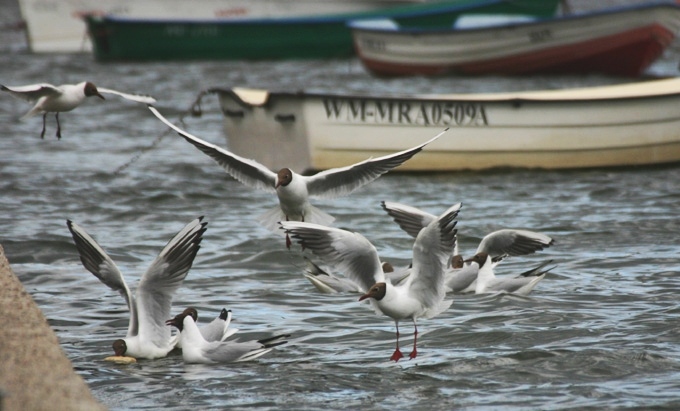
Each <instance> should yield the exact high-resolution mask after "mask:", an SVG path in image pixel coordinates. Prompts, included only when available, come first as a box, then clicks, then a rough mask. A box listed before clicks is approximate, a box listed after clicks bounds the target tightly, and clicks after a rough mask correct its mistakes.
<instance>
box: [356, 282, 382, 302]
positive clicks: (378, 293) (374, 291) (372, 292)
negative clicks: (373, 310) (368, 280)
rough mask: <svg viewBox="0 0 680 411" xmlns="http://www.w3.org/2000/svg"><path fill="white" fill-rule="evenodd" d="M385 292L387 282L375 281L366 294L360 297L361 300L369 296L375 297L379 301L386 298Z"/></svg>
mask: <svg viewBox="0 0 680 411" xmlns="http://www.w3.org/2000/svg"><path fill="white" fill-rule="evenodd" d="M385 293H387V283H375V284H373V286H371V288H370V289H369V290H368V292H367V293H366V294H364V295H362V296H361V297H359V301H363V300H365V299H367V298H375V299H376V300H377V301H380V300H382V299H383V298H385Z"/></svg>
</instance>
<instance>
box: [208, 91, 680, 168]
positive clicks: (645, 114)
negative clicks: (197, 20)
mask: <svg viewBox="0 0 680 411" xmlns="http://www.w3.org/2000/svg"><path fill="white" fill-rule="evenodd" d="M216 91H217V92H218V93H219V95H220V104H221V106H222V109H223V112H224V113H225V116H224V127H225V132H226V135H227V141H228V144H227V146H228V148H229V149H230V150H231V151H233V152H235V153H237V154H239V155H241V156H244V157H248V158H253V159H256V160H258V161H260V162H262V163H263V164H265V165H267V166H268V167H271V168H272V169H278V168H280V167H284V166H292V167H294V168H295V169H296V170H322V169H327V168H331V167H341V166H345V165H347V164H352V163H355V162H358V161H361V160H364V159H366V158H368V157H370V156H381V155H385V154H388V153H392V152H395V151H399V150H404V149H407V148H409V147H413V146H415V145H417V144H420V143H422V142H423V141H426V140H427V139H429V138H431V137H432V136H434V135H435V134H437V133H439V132H440V131H442V130H443V129H444V128H446V127H450V130H449V132H448V133H446V134H445V135H443V136H442V137H440V138H439V139H438V140H437V141H435V142H434V143H432V144H430V145H428V146H427V148H426V149H425V150H423V152H421V153H419V154H418V155H417V156H415V157H414V158H412V159H411V160H410V161H408V162H407V163H405V164H404V165H403V166H401V167H400V168H399V169H398V170H400V171H454V170H465V169H472V170H479V169H488V168H497V167H522V168H545V169H568V168H583V167H612V166H618V167H620V166H635V165H650V164H662V163H671V162H678V161H680V78H678V79H666V80H655V81H648V82H638V83H630V84H624V85H615V86H602V87H591V88H583V89H568V90H552V91H536V92H518V93H493V94H458V95H455V94H452V95H409V96H372V95H341V94H320V93H304V92H303V93H285V92H284V93H270V92H267V91H264V90H247V89H232V90H216Z"/></svg>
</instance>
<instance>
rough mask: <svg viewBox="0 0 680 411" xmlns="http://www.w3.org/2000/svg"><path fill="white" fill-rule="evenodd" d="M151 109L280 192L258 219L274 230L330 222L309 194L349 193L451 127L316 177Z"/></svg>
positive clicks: (215, 155) (258, 184)
mask: <svg viewBox="0 0 680 411" xmlns="http://www.w3.org/2000/svg"><path fill="white" fill-rule="evenodd" d="M149 110H151V112H152V113H153V114H154V115H155V116H156V117H158V119H159V120H161V121H162V122H163V123H165V125H167V126H168V127H170V128H171V129H173V130H175V131H176V132H177V133H178V134H179V135H180V136H182V137H184V139H186V140H187V141H188V142H189V143H191V144H193V145H194V146H195V147H196V148H198V149H199V150H201V151H202V152H203V153H205V154H207V155H208V156H210V157H211V158H212V159H213V160H215V161H216V162H217V163H218V164H219V165H221V166H222V167H223V168H224V170H225V171H226V172H227V173H229V174H230V175H231V176H232V177H233V178H235V179H236V180H238V181H239V182H241V183H242V184H244V185H247V186H251V187H254V188H257V189H261V190H266V191H270V192H276V195H277V196H278V199H279V206H278V207H275V208H273V209H271V210H269V211H267V212H265V213H264V214H262V216H260V217H259V219H258V220H259V221H260V223H261V224H262V225H263V226H264V227H266V228H267V229H269V230H271V231H274V232H279V231H278V222H279V221H306V222H310V223H316V224H320V225H330V224H331V223H332V222H333V220H334V218H333V217H332V216H330V215H329V214H327V213H325V212H323V211H321V210H320V209H318V208H316V207H314V206H313V205H311V204H310V202H309V197H325V198H332V197H339V196H344V195H348V194H350V193H351V192H353V191H354V190H356V189H358V188H359V187H361V186H363V185H365V184H368V183H370V182H371V181H373V180H375V179H377V178H378V177H380V176H381V175H383V174H385V173H387V172H388V171H390V170H392V169H393V168H395V167H397V166H399V165H401V164H403V163H404V162H405V161H407V160H409V159H410V158H411V157H413V156H414V155H416V154H417V153H419V152H420V151H421V150H422V149H423V148H424V147H425V146H426V145H428V144H430V143H431V142H433V141H435V140H436V139H437V138H439V136H441V135H442V134H444V133H445V132H446V131H447V130H448V128H447V129H446V130H444V131H442V132H441V133H439V134H437V135H436V136H435V137H433V138H431V139H430V140H428V141H426V142H424V143H422V144H419V145H417V146H416V147H413V148H411V149H408V150H404V151H400V152H398V153H394V154H390V155H387V156H383V157H378V158H369V159H368V160H364V161H362V162H360V163H356V164H353V165H350V166H347V167H341V168H333V169H329V170H325V171H322V172H320V173H317V174H315V175H313V176H303V175H301V174H297V173H296V172H294V171H293V170H291V169H290V168H282V169H281V170H279V171H278V172H274V171H271V170H270V169H268V168H267V167H265V166H264V165H262V164H260V163H258V162H257V161H255V160H251V159H246V158H243V157H240V156H238V155H236V154H234V153H231V152H229V151H227V150H225V149H223V148H221V147H218V146H216V145H214V144H211V143H208V142H207V141H204V140H202V139H200V138H198V137H196V136H193V135H191V134H189V133H187V132H186V131H184V130H182V129H180V128H179V127H177V126H175V125H174V124H172V123H171V122H170V121H168V120H167V119H166V118H165V117H163V115H162V114H160V113H159V112H158V110H156V108H155V107H153V106H151V105H150V106H149ZM290 244H291V243H290V238H289V237H288V236H286V247H288V248H290Z"/></svg>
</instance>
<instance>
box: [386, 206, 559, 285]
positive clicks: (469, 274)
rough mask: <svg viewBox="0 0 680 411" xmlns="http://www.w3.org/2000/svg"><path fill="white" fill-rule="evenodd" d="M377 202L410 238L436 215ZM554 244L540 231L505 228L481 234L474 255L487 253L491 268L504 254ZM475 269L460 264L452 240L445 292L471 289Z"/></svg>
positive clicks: (524, 251) (527, 250)
mask: <svg viewBox="0 0 680 411" xmlns="http://www.w3.org/2000/svg"><path fill="white" fill-rule="evenodd" d="M380 205H381V206H382V208H383V210H385V211H386V212H387V214H388V215H389V216H390V217H392V219H393V220H394V221H395V222H396V223H397V224H398V225H399V227H401V229H402V230H404V231H405V232H406V233H407V234H409V235H410V236H411V237H416V236H417V235H418V233H419V232H420V230H421V229H422V228H423V227H425V226H427V225H428V224H429V223H430V222H432V221H433V220H435V219H436V218H437V216H435V215H433V214H430V213H427V212H425V211H422V210H420V209H418V208H415V207H412V206H409V205H405V204H400V203H396V202H391V201H383V202H381V203H380ZM554 243H555V241H554V240H553V239H552V238H551V237H549V236H547V235H545V234H542V233H537V232H534V231H529V230H516V229H509V228H505V229H501V230H497V231H494V232H492V233H489V234H487V235H486V236H484V238H482V241H480V243H479V245H478V246H477V250H476V251H475V254H477V253H481V252H484V253H487V254H488V255H490V256H491V261H492V262H491V264H492V267H495V266H496V265H497V264H498V263H499V262H501V261H502V260H503V259H504V258H506V257H510V256H520V255H528V254H533V253H535V252H536V251H540V250H543V249H545V248H548V247H550V246H551V245H553V244H554ZM477 271H478V268H477V266H472V265H470V264H468V265H464V264H463V257H462V256H461V255H460V253H459V251H458V243H457V242H456V246H455V249H454V250H453V258H452V260H451V265H450V267H449V269H447V271H446V275H445V280H444V281H445V283H446V286H447V288H448V291H449V292H456V293H459V292H471V291H474V287H475V281H476V279H477Z"/></svg>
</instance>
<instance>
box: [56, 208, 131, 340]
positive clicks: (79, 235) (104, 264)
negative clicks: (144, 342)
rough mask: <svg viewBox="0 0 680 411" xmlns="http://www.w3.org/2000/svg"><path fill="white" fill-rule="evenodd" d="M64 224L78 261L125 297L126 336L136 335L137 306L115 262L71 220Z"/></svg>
mask: <svg viewBox="0 0 680 411" xmlns="http://www.w3.org/2000/svg"><path fill="white" fill-rule="evenodd" d="M66 226H67V227H68V229H69V231H70V232H71V236H72V237H73V241H74V243H75V244H76V248H77V249H78V254H80V261H81V262H82V264H83V266H84V267H85V269H86V270H87V271H89V272H91V273H92V274H94V276H95V277H97V278H98V279H99V281H101V282H102V283H104V284H105V285H106V286H108V287H109V288H111V289H112V290H114V291H118V292H119V293H120V295H121V296H123V298H124V299H125V302H126V303H127V306H128V309H129V310H130V322H129V325H128V333H127V335H128V337H132V336H135V335H137V333H138V330H139V329H138V324H139V323H138V321H137V307H136V304H135V301H134V299H133V297H132V293H130V289H129V288H128V286H127V284H126V283H125V279H124V278H123V274H122V273H121V272H120V270H119V269H118V267H117V266H116V263H114V262H113V260H112V259H111V257H109V256H108V254H106V251H104V249H102V248H101V246H100V245H99V244H98V243H97V242H96V241H95V240H94V239H93V238H92V237H91V236H90V235H89V234H88V233H87V232H85V230H83V229H82V228H81V227H80V226H79V225H78V224H76V223H74V222H73V221H71V220H66Z"/></svg>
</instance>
